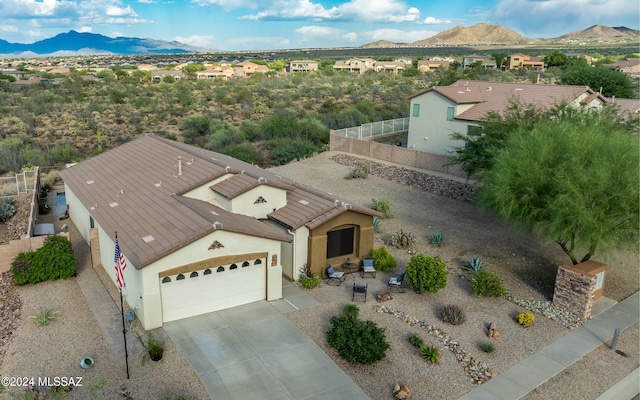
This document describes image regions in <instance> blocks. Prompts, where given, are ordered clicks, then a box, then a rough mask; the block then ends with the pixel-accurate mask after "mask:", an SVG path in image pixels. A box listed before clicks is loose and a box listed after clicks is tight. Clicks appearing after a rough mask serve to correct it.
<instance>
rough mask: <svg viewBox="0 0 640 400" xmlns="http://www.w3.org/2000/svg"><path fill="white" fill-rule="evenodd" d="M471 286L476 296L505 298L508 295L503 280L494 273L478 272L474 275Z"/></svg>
mask: <svg viewBox="0 0 640 400" xmlns="http://www.w3.org/2000/svg"><path fill="white" fill-rule="evenodd" d="M470 284H471V289H473V293H475V295H476V296H487V297H504V296H506V295H507V291H506V289H505V288H504V286H503V285H502V279H500V277H499V276H498V275H496V274H494V273H492V272H488V271H481V272H478V273H477V274H475V275H473V278H471V281H470Z"/></svg>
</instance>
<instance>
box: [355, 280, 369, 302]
mask: <svg viewBox="0 0 640 400" xmlns="http://www.w3.org/2000/svg"><path fill="white" fill-rule="evenodd" d="M368 288H369V284H368V283H367V284H366V285H358V284H357V283H354V284H353V295H352V296H351V301H354V300H355V299H356V295H360V296H364V302H365V303H366V302H367V289H368Z"/></svg>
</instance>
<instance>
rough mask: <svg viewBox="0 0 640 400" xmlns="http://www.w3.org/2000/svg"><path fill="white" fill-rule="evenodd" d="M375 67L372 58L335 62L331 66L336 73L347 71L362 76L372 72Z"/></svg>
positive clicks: (374, 61)
mask: <svg viewBox="0 0 640 400" xmlns="http://www.w3.org/2000/svg"><path fill="white" fill-rule="evenodd" d="M375 65H376V60H374V59H373V58H351V59H349V60H346V61H342V60H340V61H336V63H335V64H334V65H333V69H334V70H336V71H349V72H354V73H356V74H364V73H365V72H367V71H372V70H373V68H374V66H375Z"/></svg>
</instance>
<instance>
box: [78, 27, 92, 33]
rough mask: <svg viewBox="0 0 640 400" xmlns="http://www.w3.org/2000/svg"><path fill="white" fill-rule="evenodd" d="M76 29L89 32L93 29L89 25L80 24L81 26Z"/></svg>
mask: <svg viewBox="0 0 640 400" xmlns="http://www.w3.org/2000/svg"><path fill="white" fill-rule="evenodd" d="M76 31H78V32H91V31H93V28H92V27H91V26H82V27H80V28H78V29H76Z"/></svg>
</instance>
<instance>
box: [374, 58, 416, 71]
mask: <svg viewBox="0 0 640 400" xmlns="http://www.w3.org/2000/svg"><path fill="white" fill-rule="evenodd" d="M410 66H411V62H409V64H406V63H405V62H404V61H378V62H376V65H375V70H376V71H377V72H389V73H392V74H397V73H398V72H402V71H404V69H405V68H407V67H410Z"/></svg>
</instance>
